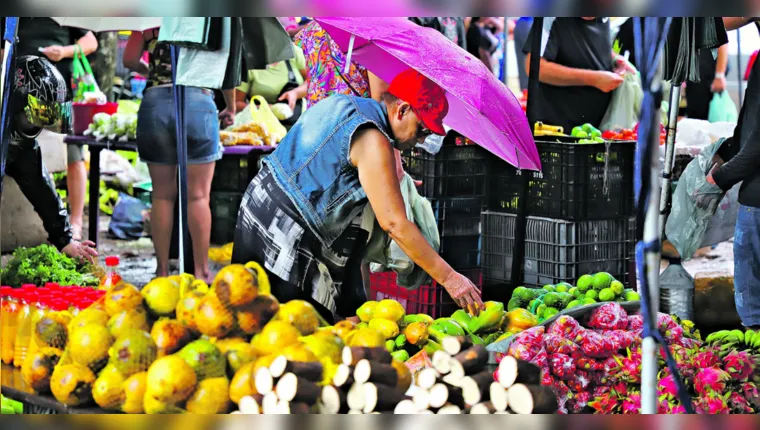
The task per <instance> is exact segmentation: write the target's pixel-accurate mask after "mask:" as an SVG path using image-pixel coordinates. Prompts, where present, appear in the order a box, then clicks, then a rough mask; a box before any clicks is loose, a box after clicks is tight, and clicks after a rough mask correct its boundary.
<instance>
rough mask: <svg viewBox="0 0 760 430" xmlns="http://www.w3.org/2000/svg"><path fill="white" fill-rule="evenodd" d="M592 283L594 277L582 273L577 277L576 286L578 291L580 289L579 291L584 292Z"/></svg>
mask: <svg viewBox="0 0 760 430" xmlns="http://www.w3.org/2000/svg"><path fill="white" fill-rule="evenodd" d="M593 283H594V277H593V276H591V275H583V276H581V277H580V279H578V282H577V285H576V288H578V291H580V292H581V293H584V294H585V293H586V291H588V290H589V289H590V288H591V286H592V285H593Z"/></svg>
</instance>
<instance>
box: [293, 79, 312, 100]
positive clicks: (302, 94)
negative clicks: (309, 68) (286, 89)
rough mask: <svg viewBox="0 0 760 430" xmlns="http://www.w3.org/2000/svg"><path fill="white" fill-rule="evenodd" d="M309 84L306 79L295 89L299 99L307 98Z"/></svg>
mask: <svg viewBox="0 0 760 430" xmlns="http://www.w3.org/2000/svg"><path fill="white" fill-rule="evenodd" d="M308 86H309V84H308V83H307V82H306V81H304V83H302V84H301V85H299V86H298V87H296V89H295V90H294V91H295V92H296V96H298V100H301V99H304V98H306V94H307V93H308V92H307V88H308Z"/></svg>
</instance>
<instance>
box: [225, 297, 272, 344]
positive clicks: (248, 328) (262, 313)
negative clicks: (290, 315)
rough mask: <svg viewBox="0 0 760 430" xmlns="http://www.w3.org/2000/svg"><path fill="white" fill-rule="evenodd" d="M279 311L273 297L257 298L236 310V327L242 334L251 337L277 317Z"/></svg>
mask: <svg viewBox="0 0 760 430" xmlns="http://www.w3.org/2000/svg"><path fill="white" fill-rule="evenodd" d="M279 309H280V303H279V302H278V301H277V299H276V298H275V297H274V296H269V295H267V296H258V297H256V299H254V300H253V301H252V302H251V303H250V304H247V305H245V306H241V307H239V308H238V309H237V312H236V313H235V318H236V321H237V326H238V328H239V329H240V331H242V332H243V333H244V334H246V335H248V336H252V335H254V334H256V333H259V332H261V329H262V328H263V327H264V326H265V325H267V323H268V322H269V321H271V320H272V318H273V317H274V316H275V315H277V311H278V310H279Z"/></svg>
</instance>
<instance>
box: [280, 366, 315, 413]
mask: <svg viewBox="0 0 760 430" xmlns="http://www.w3.org/2000/svg"><path fill="white" fill-rule="evenodd" d="M275 393H276V394H277V398H278V399H280V400H284V401H286V402H292V403H306V404H308V405H313V404H314V403H316V402H317V399H319V395H320V394H321V393H322V390H320V388H319V386H317V384H315V383H313V382H311V381H309V380H308V379H306V378H302V377H300V376H296V375H295V373H286V374H285V375H283V377H282V378H280V380H279V381H277V386H276V388H275Z"/></svg>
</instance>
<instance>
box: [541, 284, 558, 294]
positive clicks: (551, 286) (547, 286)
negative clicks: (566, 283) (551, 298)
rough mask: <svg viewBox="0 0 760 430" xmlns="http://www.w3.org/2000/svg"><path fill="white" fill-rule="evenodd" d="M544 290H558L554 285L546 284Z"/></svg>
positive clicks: (551, 291)
mask: <svg viewBox="0 0 760 430" xmlns="http://www.w3.org/2000/svg"><path fill="white" fill-rule="evenodd" d="M543 290H544V291H547V292H550V293H553V292H555V291H556V289H555V288H554V285H544V288H543Z"/></svg>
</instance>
